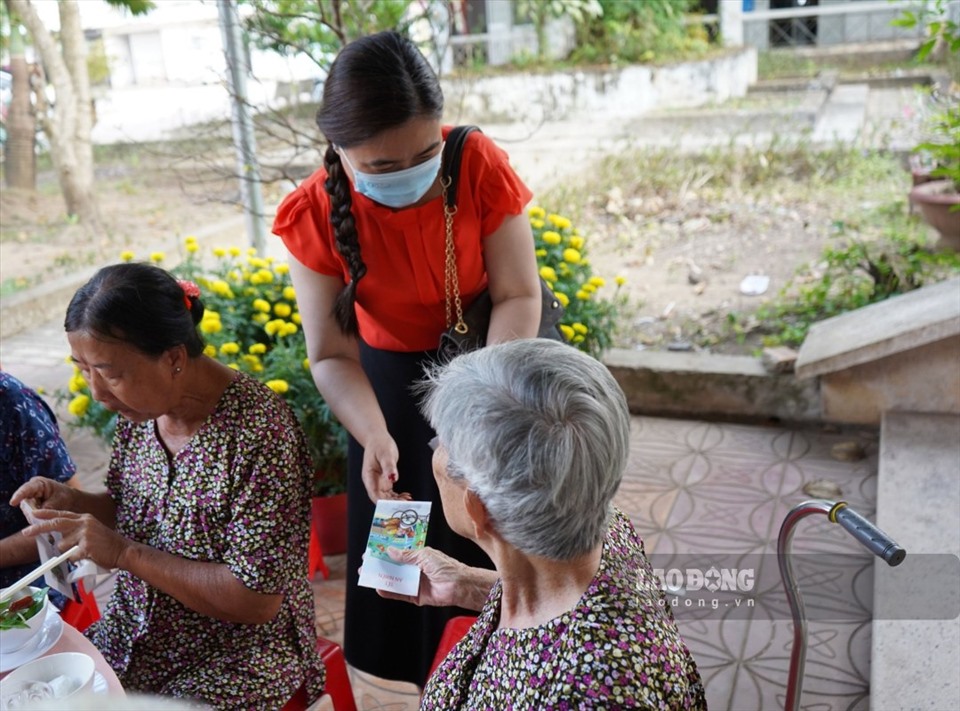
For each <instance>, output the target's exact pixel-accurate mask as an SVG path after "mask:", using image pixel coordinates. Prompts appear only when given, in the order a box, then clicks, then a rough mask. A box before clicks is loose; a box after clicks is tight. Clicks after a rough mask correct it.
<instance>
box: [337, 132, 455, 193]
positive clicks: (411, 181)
mask: <svg viewBox="0 0 960 711" xmlns="http://www.w3.org/2000/svg"><path fill="white" fill-rule="evenodd" d="M340 157H341V158H343V160H345V161H346V162H347V165H349V166H350V169H351V170H352V171H353V187H354V189H355V190H356V191H357V192H358V193H360V194H361V195H366V196H367V197H368V198H370V199H371V200H373V201H374V202H378V203H380V204H381V205H386V206H387V207H393V208H401V207H407V206H408V205H412V204H413V203H415V202H416V201H417V200H419V199H420V198H422V197H423V196H424V195H426V193H427V191H428V190H429V189H430V186H432V185H433V182H434V181H435V180H436V179H437V174H438V173H439V172H440V162H441V160H442V159H443V147H442V146H441V149H440V151H439V152H438V153H437V155H435V156H434V157H433V158H430V159H429V160H426V161H424V162H423V163H421V164H420V165H415V166H413V167H412V168H405V169H404V170H397V171H394V172H392V173H362V172H360V171H359V170H357V169H356V168H354V167H353V163H351V162H350V159H349V158H347V154H346V153H345V152H344V151H343V150H342V149H341V151H340Z"/></svg>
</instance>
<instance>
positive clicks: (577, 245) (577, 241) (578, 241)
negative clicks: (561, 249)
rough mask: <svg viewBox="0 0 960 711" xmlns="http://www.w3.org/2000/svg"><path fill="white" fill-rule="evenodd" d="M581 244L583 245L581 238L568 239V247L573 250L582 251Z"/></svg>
mask: <svg viewBox="0 0 960 711" xmlns="http://www.w3.org/2000/svg"><path fill="white" fill-rule="evenodd" d="M583 243H584V239H583V237H576V236H574V237H571V238H570V246H571V247H573V248H574V249H583Z"/></svg>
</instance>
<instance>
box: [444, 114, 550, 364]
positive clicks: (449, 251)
mask: <svg viewBox="0 0 960 711" xmlns="http://www.w3.org/2000/svg"><path fill="white" fill-rule="evenodd" d="M479 130H480V129H479V128H477V127H476V126H457V127H456V128H454V129H453V130H451V131H450V133H449V134H448V135H447V141H446V144H445V145H444V148H443V164H442V165H443V167H442V169H441V176H440V185H441V186H442V188H443V216H444V223H445V229H446V260H445V264H444V292H445V294H444V295H445V299H446V324H447V330H446V331H444V332H443V334H442V335H441V336H440V353H441V354H442V355H444V356H446V357H449V358H452V357H454V356H456V355H458V354H460V353H464V352H467V351H472V350H476V349H477V348H482V347H483V346H485V345H486V342H487V330H488V329H489V328H490V313H491V312H492V311H493V301H492V299H491V298H490V290H489V289H484V290H483V291H482V292H480V294H478V295H477V298H475V299H474V300H473V302H472V303H471V304H470V306H469V307H467V308H466V309H464V308H463V304H462V303H461V301H460V281H459V278H458V276H457V257H456V250H455V249H454V243H453V218H454V216H455V215H456V214H457V183H458V180H459V177H460V156H461V154H462V153H463V146H464V143H466V140H467V136H468V135H469V134H471V133H473V132H474V131H479ZM540 292H541V301H542V304H541V308H540V327H539V328H538V329H537V337H539V338H550V339H552V340H555V341H563V340H564V338H563V335H562V334H561V333H560V329H559V327H558V325H557V324H558V323H559V322H560V319H561V318H562V317H563V307H562V306H561V305H560V301H559V300H558V299H557V297H556V295H555V294H554V293H553V289H551V288H550V286H549V285H548V284H547V283H546V282H545V281H544V280H543V279H542V278H541V279H540ZM454 319H455V320H454Z"/></svg>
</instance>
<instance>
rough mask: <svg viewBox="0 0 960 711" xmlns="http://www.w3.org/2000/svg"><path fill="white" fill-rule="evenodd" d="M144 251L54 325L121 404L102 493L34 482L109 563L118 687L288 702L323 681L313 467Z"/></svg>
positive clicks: (103, 642) (61, 520)
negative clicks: (209, 346)
mask: <svg viewBox="0 0 960 711" xmlns="http://www.w3.org/2000/svg"><path fill="white" fill-rule="evenodd" d="M195 290H196V287H195V286H193V285H186V287H185V285H184V284H180V283H178V282H177V280H176V279H174V278H173V277H172V276H171V275H170V274H168V273H167V272H165V271H164V270H163V269H160V268H158V267H155V266H152V265H148V264H118V265H113V266H109V267H104V268H103V269H101V270H99V271H98V272H97V273H96V274H95V275H94V276H93V278H92V279H91V280H90V281H89V282H87V284H85V285H84V286H82V287H81V288H80V289H79V290H78V291H77V293H76V294H75V295H74V297H73V299H72V300H71V302H70V306H69V307H68V309H67V317H66V322H65V327H66V330H67V340H68V341H69V343H70V352H71V357H72V359H73V362H74V363H75V364H76V365H77V367H78V368H80V371H81V372H82V373H83V376H84V378H86V380H87V383H88V384H89V386H90V392H91V394H92V396H93V397H94V399H95V400H97V401H98V402H100V403H102V404H103V405H104V407H106V408H107V409H109V410H113V411H114V412H117V413H119V415H120V417H119V418H118V421H117V431H116V435H115V437H114V442H113V453H112V456H111V459H110V467H109V470H108V472H107V480H106V483H107V492H106V493H103V494H93V493H85V492H81V491H77V490H75V489H70V488H68V487H66V486H64V485H63V484H59V483H57V482H54V481H51V480H50V479H44V478H43V477H36V478H34V479H31V480H30V481H29V482H27V483H26V484H24V485H23V486H21V487H20V488H19V489H18V490H17V491H16V492H15V493H14V495H13V498H12V499H11V503H12V504H13V505H14V506H16V505H17V504H19V503H20V501H22V500H24V499H35V500H36V502H37V504H38V505H39V507H40V508H38V509H37V510H36V511H35V515H36V517H37V518H38V519H40V522H39V523H37V524H35V525H33V526H30V527H29V528H27V529H25V533H27V534H33V535H36V534H39V533H46V532H49V531H60V532H61V533H62V534H63V541H62V543H61V548H62V549H64V550H66V549H67V548H70V547H71V546H74V545H78V546H79V547H80V552H79V554H78V555H77V557H78V558H89V559H90V560H93V561H94V562H95V563H97V564H98V565H100V566H102V567H104V568H117V569H119V574H118V576H117V582H116V587H115V589H114V592H113V596H112V597H111V599H110V604H109V606H108V607H107V609H106V612H105V614H104V616H103V619H102V620H100V621H99V622H98V623H96V624H95V625H94V626H93V627H91V628H90V630H88V635H89V636H90V637H91V639H92V640H93V642H94V644H96V645H97V647H98V648H99V649H100V651H101V652H102V653H103V656H104V657H105V658H106V660H107V661H108V662H109V663H110V666H112V667H113V669H114V670H115V671H116V672H117V676H118V677H119V678H120V680H121V682H122V683H123V685H124V687H126V688H127V689H128V690H131V691H136V692H140V693H150V694H158V695H162V696H176V697H186V698H190V699H196V700H199V701H202V702H204V703H206V704H209V705H210V706H213V707H215V708H220V709H271V708H281V707H282V706H283V705H284V704H285V703H286V702H287V700H288V699H290V697H292V696H293V695H294V692H295V691H297V689H298V688H299V687H300V686H301V684H304V685H305V686H306V691H307V696H308V698H309V699H310V700H313V699H316V698H317V697H318V696H319V695H320V692H321V690H322V687H323V681H324V670H323V666H322V662H321V661H320V658H319V656H318V655H317V652H316V649H315V647H316V633H315V631H314V610H313V596H312V593H311V589H310V584H309V582H308V581H307V543H308V541H309V530H310V529H309V525H310V521H309V507H310V481H311V476H312V472H311V466H310V459H309V455H308V454H307V449H306V444H305V442H304V436H303V432H302V430H301V429H300V426H299V424H298V423H297V420H296V418H295V417H294V415H293V412H292V411H291V410H290V408H289V407H288V406H287V405H286V404H285V403H284V402H283V401H281V400H280V399H279V398H278V397H277V396H276V394H274V393H273V392H272V391H271V390H269V389H268V388H267V387H266V386H264V385H263V384H261V383H259V382H257V381H256V380H254V379H253V378H251V377H249V376H247V375H244V374H242V373H238V372H237V371H235V370H231V369H230V368H228V367H226V366H225V365H223V364H221V363H218V362H217V361H215V360H213V359H212V358H209V357H207V356H205V355H203V341H202V339H201V337H200V334H199V333H198V331H197V324H198V323H199V322H200V319H201V318H202V316H203V311H204V308H203V303H202V302H201V300H200V298H199V296H198V293H199V292H198V291H195Z"/></svg>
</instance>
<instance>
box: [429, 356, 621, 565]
mask: <svg viewBox="0 0 960 711" xmlns="http://www.w3.org/2000/svg"><path fill="white" fill-rule="evenodd" d="M423 392H424V393H425V396H424V400H423V404H422V408H423V412H424V416H425V417H426V418H427V419H428V420H429V421H430V424H431V425H432V426H433V428H434V430H435V431H436V433H437V436H438V438H439V439H440V442H441V443H442V444H443V446H444V447H445V448H446V451H447V455H448V463H447V474H448V476H451V477H453V478H455V479H457V478H462V479H464V480H466V482H467V486H468V487H469V488H470V489H471V490H473V491H474V492H475V493H476V494H477V496H478V497H479V498H480V500H481V501H482V502H483V504H484V506H486V508H487V511H488V512H489V514H490V517H491V519H492V523H493V525H494V526H495V528H496V530H497V532H498V533H499V534H500V535H501V536H503V538H504V539H505V540H506V541H507V542H508V543H510V544H511V545H513V546H515V547H516V548H517V549H519V550H521V551H523V552H524V553H527V554H530V555H539V556H543V557H546V558H551V559H554V560H569V559H571V558H574V557H577V556H579V555H583V554H585V553H587V552H588V551H590V550H591V549H593V548H594V547H595V546H597V545H598V544H599V543H600V542H601V541H602V540H603V537H604V535H605V533H606V530H607V523H608V516H609V513H610V501H611V500H612V499H613V496H614V494H615V493H616V491H617V487H618V486H619V485H620V480H621V478H622V477H623V470H624V468H625V467H626V463H627V456H628V450H629V435H630V414H629V411H628V409H627V401H626V398H625V397H624V395H623V391H622V390H621V389H620V386H619V385H618V384H617V382H616V380H614V378H613V376H612V375H611V374H610V371H608V370H607V368H606V367H605V366H603V365H602V364H601V363H600V362H598V361H597V360H595V359H594V358H591V357H590V356H588V355H586V354H585V353H581V352H580V351H578V350H576V349H575V348H572V347H571V346H568V345H564V344H562V343H559V342H556V341H550V340H546V339H542V338H535V339H527V340H519V341H511V342H509V343H504V344H500V345H496V346H488V347H486V348H481V349H479V350H477V351H473V352H472V353H467V354H465V355H461V356H459V357H457V358H454V359H453V360H452V361H451V362H450V363H449V364H447V365H445V366H440V367H438V368H436V369H434V370H433V371H432V372H429V373H428V374H427V378H426V380H425V381H424V383H423Z"/></svg>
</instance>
